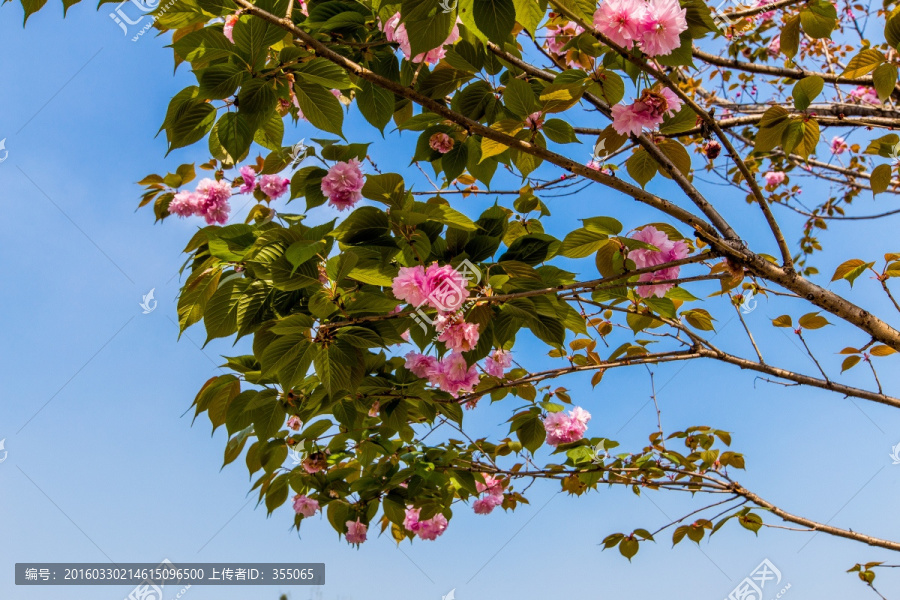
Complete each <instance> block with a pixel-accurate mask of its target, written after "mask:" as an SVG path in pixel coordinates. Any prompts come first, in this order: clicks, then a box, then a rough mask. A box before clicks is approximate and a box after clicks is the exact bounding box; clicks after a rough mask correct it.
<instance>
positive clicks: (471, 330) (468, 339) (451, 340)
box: [438, 321, 479, 352]
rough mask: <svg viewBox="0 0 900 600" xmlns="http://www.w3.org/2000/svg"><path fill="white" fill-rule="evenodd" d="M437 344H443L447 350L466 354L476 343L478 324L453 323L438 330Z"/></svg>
mask: <svg viewBox="0 0 900 600" xmlns="http://www.w3.org/2000/svg"><path fill="white" fill-rule="evenodd" d="M439 331H440V335H439V336H438V341H439V342H444V344H446V345H447V348H448V349H449V350H453V351H454V352H468V351H469V350H472V349H473V348H475V344H477V343H478V335H479V334H478V324H477V323H466V322H465V321H454V322H453V323H450V324H449V325H446V326H445V327H442V328H441V329H439Z"/></svg>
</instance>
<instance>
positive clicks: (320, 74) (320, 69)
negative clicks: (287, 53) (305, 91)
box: [295, 58, 353, 90]
mask: <svg viewBox="0 0 900 600" xmlns="http://www.w3.org/2000/svg"><path fill="white" fill-rule="evenodd" d="M295 72H296V73H297V74H298V75H299V77H300V79H302V80H303V81H306V82H308V83H318V84H319V85H324V86H325V87H327V88H333V89H337V90H346V89H348V88H350V87H353V84H352V83H350V77H349V76H348V75H347V72H346V71H345V70H344V69H342V68H340V67H339V66H337V65H336V64H334V63H333V62H331V61H330V60H328V59H327V58H314V59H312V60H311V61H309V62H305V63H300V65H298V66H297V67H296V68H295Z"/></svg>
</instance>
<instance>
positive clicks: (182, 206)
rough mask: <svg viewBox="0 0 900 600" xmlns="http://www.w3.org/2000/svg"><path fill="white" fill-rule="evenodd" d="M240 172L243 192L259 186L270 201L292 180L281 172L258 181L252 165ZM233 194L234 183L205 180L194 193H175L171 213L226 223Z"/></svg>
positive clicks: (280, 194) (208, 221)
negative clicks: (232, 184) (282, 175)
mask: <svg viewBox="0 0 900 600" xmlns="http://www.w3.org/2000/svg"><path fill="white" fill-rule="evenodd" d="M240 173H241V179H242V181H243V183H242V184H241V187H240V189H239V190H238V192H239V193H241V194H247V193H251V192H253V190H254V189H256V188H257V187H259V190H260V191H261V192H262V193H264V194H265V195H266V196H267V197H268V198H269V200H275V199H276V198H280V197H281V196H282V195H284V193H285V192H286V191H287V189H288V186H289V185H290V183H291V182H290V180H289V179H285V178H284V177H281V176H280V175H263V176H262V177H260V178H259V180H257V178H256V171H255V170H254V169H253V167H249V166H245V167H241V169H240ZM231 194H232V191H231V185H229V184H228V182H227V181H221V180H215V179H209V178H206V179H201V180H200V182H199V183H198V184H197V188H196V189H195V190H194V191H193V192H189V191H186V190H185V191H181V192H178V193H176V194H175V197H174V198H172V201H171V202H170V203H169V212H170V213H171V214H173V215H178V216H179V217H191V216H200V217H204V218H205V219H206V222H207V223H208V224H210V225H213V224H216V223H218V224H219V225H224V224H225V223H226V222H227V221H228V213H230V212H231V205H230V204H229V203H228V199H229V198H231Z"/></svg>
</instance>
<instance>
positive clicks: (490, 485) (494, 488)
mask: <svg viewBox="0 0 900 600" xmlns="http://www.w3.org/2000/svg"><path fill="white" fill-rule="evenodd" d="M482 477H484V483H481V482H480V481H478V480H477V479H476V480H475V489H476V490H478V493H479V494H483V493H484V492H487V493H488V495H491V496H498V495H500V494H502V493H503V488H505V487H506V484H505V483H504V482H503V480H502V479H500V478H499V477H494V476H493V475H482Z"/></svg>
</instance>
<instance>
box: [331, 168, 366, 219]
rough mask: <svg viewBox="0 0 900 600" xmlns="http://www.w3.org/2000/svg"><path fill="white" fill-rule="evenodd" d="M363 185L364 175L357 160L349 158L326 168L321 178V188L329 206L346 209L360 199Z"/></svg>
mask: <svg viewBox="0 0 900 600" xmlns="http://www.w3.org/2000/svg"><path fill="white" fill-rule="evenodd" d="M363 185H365V176H364V175H363V172H362V170H361V169H360V168H359V160H358V159H356V158H351V159H350V160H349V161H347V162H339V163H337V164H335V165H334V166H333V167H331V168H330V169H328V173H327V174H326V175H325V177H323V178H322V183H321V188H322V193H323V194H325V196H326V197H327V198H328V203H329V204H330V205H331V206H333V207H335V208H337V209H338V210H346V209H348V208H351V207H352V206H353V205H354V204H356V203H357V202H359V201H360V200H361V199H362V193H361V190H362V189H363Z"/></svg>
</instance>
